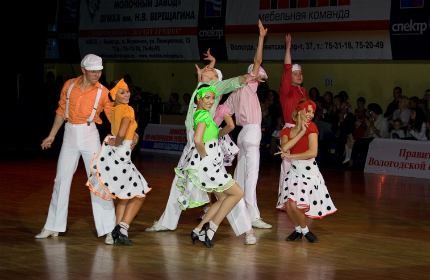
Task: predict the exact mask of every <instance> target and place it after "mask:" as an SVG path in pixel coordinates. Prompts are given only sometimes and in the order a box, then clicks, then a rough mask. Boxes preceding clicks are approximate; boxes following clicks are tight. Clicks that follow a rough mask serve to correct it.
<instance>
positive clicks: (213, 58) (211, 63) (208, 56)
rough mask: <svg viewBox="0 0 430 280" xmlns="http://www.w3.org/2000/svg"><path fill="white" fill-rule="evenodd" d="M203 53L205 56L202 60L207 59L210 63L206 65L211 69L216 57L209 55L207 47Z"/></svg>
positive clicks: (209, 51)
mask: <svg viewBox="0 0 430 280" xmlns="http://www.w3.org/2000/svg"><path fill="white" fill-rule="evenodd" d="M203 55H204V56H206V57H205V59H204V60H209V61H210V63H209V64H208V65H207V66H208V67H209V68H211V69H212V68H214V67H215V62H216V59H215V57H213V56H212V55H211V49H210V48H209V49H208V51H207V52H206V53H204V54H203Z"/></svg>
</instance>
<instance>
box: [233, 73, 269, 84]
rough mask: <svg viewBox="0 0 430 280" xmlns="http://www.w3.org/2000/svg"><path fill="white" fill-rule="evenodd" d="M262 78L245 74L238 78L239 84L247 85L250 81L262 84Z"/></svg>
mask: <svg viewBox="0 0 430 280" xmlns="http://www.w3.org/2000/svg"><path fill="white" fill-rule="evenodd" d="M264 78H265V77H264V76H260V75H258V76H252V75H251V74H245V75H243V76H240V77H239V84H247V83H248V82H250V81H257V82H260V83H264Z"/></svg>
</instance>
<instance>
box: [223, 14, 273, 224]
mask: <svg viewBox="0 0 430 280" xmlns="http://www.w3.org/2000/svg"><path fill="white" fill-rule="evenodd" d="M258 27H259V29H260V35H259V38H258V47H257V51H256V52H255V56H254V64H251V65H250V66H249V68H248V73H250V75H251V76H257V75H261V76H264V77H265V78H266V79H267V75H266V72H265V71H264V69H263V68H262V67H261V66H260V64H261V62H262V61H263V44H264V36H266V34H267V28H266V29H264V26H263V24H262V23H261V21H260V20H259V21H258ZM257 87H258V82H249V83H248V84H246V85H245V86H244V87H242V88H240V89H238V90H236V91H235V92H233V93H232V94H231V95H230V96H229V97H228V99H227V101H226V102H225V103H224V105H226V106H227V107H228V108H229V109H230V111H231V112H232V113H233V114H235V116H236V124H237V125H239V126H242V127H243V128H242V130H241V131H240V133H239V136H238V137H237V146H238V147H239V149H240V151H239V156H238V161H237V166H236V169H235V171H234V180H235V181H236V182H237V183H238V184H239V186H241V188H242V189H243V192H244V196H243V197H244V198H245V202H246V206H247V208H248V211H249V213H250V215H251V221H252V226H253V227H255V228H272V226H271V225H269V224H267V223H265V222H263V220H262V219H261V217H260V211H259V210H258V206H257V181H258V172H259V170H260V141H261V107H260V102H259V101H258V96H257Z"/></svg>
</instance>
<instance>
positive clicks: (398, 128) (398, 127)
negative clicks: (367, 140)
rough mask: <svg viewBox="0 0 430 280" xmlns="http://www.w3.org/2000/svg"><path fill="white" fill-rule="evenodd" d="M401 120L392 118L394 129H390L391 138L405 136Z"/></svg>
mask: <svg viewBox="0 0 430 280" xmlns="http://www.w3.org/2000/svg"><path fill="white" fill-rule="evenodd" d="M402 124H403V122H402V120H401V119H395V120H394V129H393V130H391V139H403V138H405V132H404V131H403V129H402Z"/></svg>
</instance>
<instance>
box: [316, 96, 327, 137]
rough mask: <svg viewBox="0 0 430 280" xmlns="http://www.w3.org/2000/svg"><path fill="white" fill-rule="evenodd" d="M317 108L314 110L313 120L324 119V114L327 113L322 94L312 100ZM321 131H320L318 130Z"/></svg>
mask: <svg viewBox="0 0 430 280" xmlns="http://www.w3.org/2000/svg"><path fill="white" fill-rule="evenodd" d="M314 102H315V105H316V106H317V109H316V110H315V114H314V119H313V122H314V123H316V122H319V121H322V120H323V119H324V116H325V114H327V109H326V108H325V99H324V97H322V96H318V97H317V98H316V100H315V101H314ZM319 133H321V131H319Z"/></svg>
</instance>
